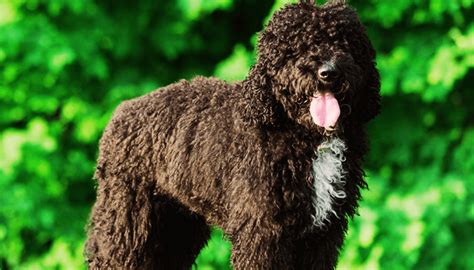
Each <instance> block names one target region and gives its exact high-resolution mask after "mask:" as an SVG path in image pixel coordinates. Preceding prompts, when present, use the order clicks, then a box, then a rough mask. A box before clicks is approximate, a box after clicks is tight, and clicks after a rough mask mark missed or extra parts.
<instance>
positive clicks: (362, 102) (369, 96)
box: [354, 64, 381, 123]
mask: <svg viewBox="0 0 474 270" xmlns="http://www.w3.org/2000/svg"><path fill="white" fill-rule="evenodd" d="M368 77H369V78H368V81H367V84H366V87H364V88H363V89H362V91H363V93H362V94H361V95H358V97H357V100H356V104H355V108H354V109H355V110H354V111H355V112H357V113H356V115H357V118H359V119H358V120H359V121H360V122H361V123H367V122H369V121H370V120H372V119H373V118H374V117H375V116H377V115H378V114H379V113H380V99H381V98H380V75H379V72H378V71H377V69H376V68H375V64H374V66H373V68H372V69H371V71H370V72H369V74H368Z"/></svg>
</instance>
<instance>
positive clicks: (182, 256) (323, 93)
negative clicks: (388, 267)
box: [85, 0, 380, 270]
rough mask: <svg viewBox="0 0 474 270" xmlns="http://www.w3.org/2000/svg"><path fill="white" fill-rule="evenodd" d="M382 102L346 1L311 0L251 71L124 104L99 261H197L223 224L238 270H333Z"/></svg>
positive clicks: (91, 258)
mask: <svg viewBox="0 0 474 270" xmlns="http://www.w3.org/2000/svg"><path fill="white" fill-rule="evenodd" d="M379 110H380V80H379V73H378V71H377V68H376V63H375V51H374V49H373V46H372V44H371V42H370V40H369V38H368V36H367V34H366V31H365V28H364V26H363V25H362V23H361V22H360V20H359V18H358V16H357V13H356V12H355V11H354V10H353V9H352V8H351V7H349V6H348V5H347V4H346V3H345V1H341V0H335V1H330V2H328V3H326V4H324V5H316V4H315V3H314V1H301V2H299V3H295V4H289V5H286V6H285V7H284V8H282V9H281V10H279V11H277V12H276V13H275V14H274V15H273V16H272V18H271V20H270V21H269V23H268V24H267V26H266V27H265V28H264V30H263V31H262V32H261V33H260V35H259V41H258V47H257V60H256V63H255V65H254V66H253V67H252V68H251V70H250V72H249V74H248V76H247V77H246V78H245V79H244V80H243V81H240V82H235V83H227V82H224V81H221V80H218V79H216V78H204V77H196V78H194V79H193V80H191V81H185V80H182V81H179V82H177V83H174V84H171V85H169V86H166V87H163V88H161V89H158V90H156V91H154V92H151V93H149V94H147V95H144V96H142V97H138V98H135V99H132V100H128V101H124V102H122V103H121V104H120V105H119V106H118V108H117V109H116V110H115V112H114V114H113V116H112V119H111V120H110V122H109V124H108V126H107V127H106V129H105V131H104V133H103V136H102V138H101V140H100V146H99V148H100V154H99V158H98V161H97V168H96V173H95V178H96V179H97V182H98V187H97V200H96V202H95V204H94V206H93V209H92V214H91V218H90V222H89V226H88V239H87V242H86V247H85V255H86V258H87V263H88V266H89V268H90V269H167V270H168V269H190V268H191V267H192V265H193V263H194V260H195V258H196V256H197V255H198V254H199V251H200V250H201V248H202V247H203V246H204V245H205V244H206V242H207V241H208V239H209V236H210V227H211V226H217V227H219V228H222V230H223V231H224V233H225V235H226V237H227V238H228V239H229V240H230V241H231V243H232V255H231V261H232V265H233V267H234V269H245V270H248V269H334V268H335V266H336V263H337V258H338V254H339V250H340V248H341V246H342V244H343V240H344V236H345V232H346V230H347V225H348V219H350V218H352V217H353V216H354V214H355V213H356V210H357V206H358V200H359V199H360V197H361V194H360V189H362V188H365V187H366V186H367V184H366V182H365V181H364V172H363V170H362V162H363V157H364V155H365V153H366V152H367V149H368V142H367V136H366V133H365V126H366V124H367V123H368V122H369V121H370V120H371V119H373V118H374V117H375V116H376V115H377V114H378V113H379Z"/></svg>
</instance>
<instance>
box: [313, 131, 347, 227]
mask: <svg viewBox="0 0 474 270" xmlns="http://www.w3.org/2000/svg"><path fill="white" fill-rule="evenodd" d="M346 148H347V147H346V143H345V142H344V141H343V140H341V139H340V138H337V137H331V138H328V139H326V140H324V141H323V142H322V143H321V144H320V145H319V146H318V148H317V149H316V155H317V157H316V159H314V160H313V168H312V169H313V188H314V194H313V207H314V214H313V215H312V218H313V224H314V226H316V227H318V228H322V227H324V225H326V224H327V222H329V220H330V217H331V214H334V215H335V216H337V214H336V211H335V210H334V208H333V206H334V203H335V201H336V200H338V199H343V198H345V197H346V193H345V191H344V184H345V179H344V177H345V174H346V172H345V171H344V167H343V162H344V161H345V156H344V152H345V151H346Z"/></svg>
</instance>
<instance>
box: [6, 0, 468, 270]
mask: <svg viewBox="0 0 474 270" xmlns="http://www.w3.org/2000/svg"><path fill="white" fill-rule="evenodd" d="M286 2H294V1H285V0H281V1H280V0H279V1H275V3H274V4H272V3H269V2H268V1H259V2H258V3H257V2H254V1H245V0H235V1H231V0H212V1H210V0H206V1H204V0H179V1H164V0H163V1H151V0H143V1H139V2H138V3H134V4H131V3H130V2H127V1H98V2H96V1H91V0H77V1H66V0H0V115H1V118H0V190H2V191H3V192H2V195H1V196H0V269H81V268H82V269H84V268H85V266H84V264H83V258H82V246H83V242H84V237H85V229H84V227H85V225H86V221H87V216H88V213H89V211H90V207H91V205H92V203H93V201H94V196H95V194H94V193H95V192H94V182H93V181H92V174H93V169H94V163H95V158H96V151H97V141H98V139H99V137H100V134H101V132H102V130H103V128H104V126H105V125H106V123H107V121H108V119H109V117H110V114H111V112H112V110H113V109H114V108H115V106H116V105H117V104H118V103H119V102H120V101H121V100H124V99H129V98H132V97H136V96H138V95H141V94H144V93H147V92H149V91H151V90H152V89H154V88H156V87H158V86H160V85H166V84H168V83H170V82H173V81H176V80H178V79H180V78H190V77H192V76H194V75H196V74H201V75H215V76H218V77H221V78H224V79H227V80H238V79H242V78H244V77H245V75H246V73H247V71H248V69H249V67H250V66H251V64H252V63H253V62H254V46H255V40H256V35H255V33H256V31H258V30H260V29H261V27H262V25H263V23H264V22H265V21H266V20H268V18H269V16H270V14H271V13H272V12H273V11H274V10H276V9H278V8H279V7H281V6H282V5H283V4H284V3H286ZM352 4H353V5H354V6H355V7H356V8H357V10H358V11H359V14H360V16H361V18H362V20H363V21H364V22H365V23H366V25H367V28H368V31H369V34H370V36H371V39H372V40H373V42H374V45H375V46H376V48H377V51H378V53H379V54H378V65H379V68H380V71H381V75H382V81H383V82H382V93H383V95H384V100H383V112H382V114H381V115H380V117H379V118H377V120H376V121H375V122H374V123H372V124H371V125H370V136H371V142H372V147H371V148H372V151H371V153H370V156H369V157H368V158H367V162H366V168H367V171H368V182H369V185H370V190H369V191H364V201H363V202H362V203H361V208H360V211H359V212H360V216H359V217H357V218H356V219H355V220H354V221H353V222H352V224H351V228H350V230H349V234H348V238H347V242H346V245H345V247H344V249H343V252H342V257H341V260H340V265H339V268H340V269H474V259H473V257H472V254H474V245H473V244H472V243H474V232H473V229H472V228H474V206H473V205H474V185H472V183H474V182H473V181H474V150H473V149H474V148H473V146H474V119H473V117H472V115H474V106H472V104H474V94H473V93H472V91H471V90H472V89H471V88H472V87H473V86H474V76H473V74H474V1H472V0H456V1H454V0H453V1H442V0H429V1H419V0H417V1H408V0H393V1H388V0H386V1H375V0H372V1H361V0H359V1H357V0H353V1H352ZM242 18H245V19H242ZM229 256H230V243H229V242H228V241H225V240H223V237H222V232H220V231H218V230H216V231H213V233H212V240H211V241H210V242H209V244H208V246H207V247H206V248H205V249H204V250H203V251H202V252H201V255H200V256H199V258H198V259H197V265H198V266H199V269H228V268H229V263H228V260H229Z"/></svg>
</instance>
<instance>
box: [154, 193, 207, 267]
mask: <svg viewBox="0 0 474 270" xmlns="http://www.w3.org/2000/svg"><path fill="white" fill-rule="evenodd" d="M153 215H154V217H153V218H154V222H155V224H156V230H154V231H153V233H152V237H153V239H154V246H153V250H154V254H153V257H154V266H155V269H167V270H168V269H169V270H175V269H176V270H188V269H191V267H192V265H193V263H194V261H195V259H196V257H197V255H198V254H199V251H200V250H201V248H202V247H203V246H204V245H205V244H206V242H207V241H208V239H209V237H210V229H209V226H208V225H207V224H206V222H205V220H204V218H203V217H202V216H199V215H197V214H195V213H193V212H191V211H190V210H188V209H187V208H186V207H185V206H183V205H182V204H181V203H179V202H178V201H176V200H174V199H171V198H169V197H167V196H158V197H157V198H155V200H154V214H153Z"/></svg>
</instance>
